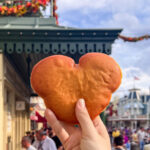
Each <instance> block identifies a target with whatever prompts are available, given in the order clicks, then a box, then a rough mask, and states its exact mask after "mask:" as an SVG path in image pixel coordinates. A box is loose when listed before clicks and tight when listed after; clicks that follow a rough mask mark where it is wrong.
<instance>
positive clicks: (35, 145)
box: [32, 130, 40, 149]
mask: <svg viewBox="0 0 150 150" xmlns="http://www.w3.org/2000/svg"><path fill="white" fill-rule="evenodd" d="M35 137H36V139H35V141H34V142H33V144H32V145H33V146H34V147H35V148H36V149H38V147H39V143H40V134H39V131H38V130H37V131H35Z"/></svg>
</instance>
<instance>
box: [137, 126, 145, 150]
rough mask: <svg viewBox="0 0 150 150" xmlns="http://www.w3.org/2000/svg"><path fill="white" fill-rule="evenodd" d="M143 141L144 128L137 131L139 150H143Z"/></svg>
mask: <svg viewBox="0 0 150 150" xmlns="http://www.w3.org/2000/svg"><path fill="white" fill-rule="evenodd" d="M144 139H145V131H144V128H143V127H141V128H140V130H139V131H138V140H139V143H140V150H144V144H145V143H144Z"/></svg>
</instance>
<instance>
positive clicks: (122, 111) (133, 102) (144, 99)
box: [108, 88, 150, 129]
mask: <svg viewBox="0 0 150 150" xmlns="http://www.w3.org/2000/svg"><path fill="white" fill-rule="evenodd" d="M108 121H109V123H110V124H112V125H113V126H118V127H131V128H132V129H137V128H139V127H144V128H148V127H149V126H150V95H145V94H141V93H140V89H135V88H133V89H131V90H129V95H128V96H124V97H123V98H120V99H119V101H118V105H117V115H112V116H111V117H108Z"/></svg>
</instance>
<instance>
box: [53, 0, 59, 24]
mask: <svg viewBox="0 0 150 150" xmlns="http://www.w3.org/2000/svg"><path fill="white" fill-rule="evenodd" d="M56 10H57V5H56V0H54V1H53V16H54V17H55V18H56V24H58V14H57V13H56Z"/></svg>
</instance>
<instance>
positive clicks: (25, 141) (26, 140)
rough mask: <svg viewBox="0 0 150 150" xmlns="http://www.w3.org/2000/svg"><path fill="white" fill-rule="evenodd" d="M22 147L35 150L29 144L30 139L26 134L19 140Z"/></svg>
mask: <svg viewBox="0 0 150 150" xmlns="http://www.w3.org/2000/svg"><path fill="white" fill-rule="evenodd" d="M21 144H22V147H23V148H25V149H26V150H36V149H35V148H34V147H33V146H32V145H31V140H30V138H29V137H28V136H24V137H23V138H22V141H21Z"/></svg>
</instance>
